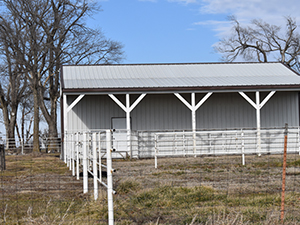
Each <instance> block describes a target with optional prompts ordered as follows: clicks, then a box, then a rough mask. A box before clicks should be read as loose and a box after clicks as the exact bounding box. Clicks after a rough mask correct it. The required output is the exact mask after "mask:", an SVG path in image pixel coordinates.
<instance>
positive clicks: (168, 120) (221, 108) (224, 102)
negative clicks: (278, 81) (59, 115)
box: [68, 92, 299, 131]
mask: <svg viewBox="0 0 300 225" xmlns="http://www.w3.org/2000/svg"><path fill="white" fill-rule="evenodd" d="M266 94H267V93H262V94H261V100H262V99H263V98H264V96H265V95H266ZM248 95H249V97H251V98H252V99H254V94H253V93H249V94H248ZM130 96H131V102H133V101H134V100H135V98H136V97H137V95H135V96H134V95H130ZM183 96H184V97H185V98H186V100H187V101H188V102H190V94H184V95H183ZM118 97H119V99H120V100H121V101H122V102H123V103H124V95H122V96H118ZM196 97H197V98H196V100H197V102H198V101H199V100H200V99H201V97H203V95H202V94H196ZM75 98H76V96H68V104H71V102H72V101H73V100H74V99H75ZM196 115H197V118H196V120H197V129H199V130H200V129H227V128H255V127H256V110H255V109H254V108H253V107H252V106H251V105H250V104H249V103H248V102H247V101H246V100H245V99H244V98H243V97H242V96H240V95H239V94H238V93H214V94H213V95H211V97H210V98H209V99H208V100H207V101H206V102H205V103H204V104H203V105H202V106H201V107H200V108H199V109H198V110H197V114H196ZM125 116H126V114H125V112H124V111H123V110H122V109H121V108H120V107H119V106H118V105H117V104H116V103H115V102H113V100H112V99H110V98H109V97H108V96H107V95H90V96H88V95H86V96H85V97H84V98H83V99H82V100H81V101H80V102H79V103H78V104H77V105H76V106H75V107H74V108H73V110H71V111H70V112H69V113H68V130H69V131H71V130H72V131H77V130H86V129H108V128H111V118H113V117H125ZM286 122H287V123H288V124H289V126H298V125H299V109H298V92H277V93H275V95H274V96H272V98H271V99H270V100H269V101H268V102H267V103H266V105H265V106H264V107H263V108H262V109H261V127H282V126H284V124H285V123H286ZM131 124H132V130H191V127H192V126H191V111H190V110H189V109H188V108H187V107H186V106H185V105H184V104H183V103H182V102H181V101H180V100H179V99H178V98H177V97H175V96H174V95H173V94H160V95H159V94H152V95H150V94H148V95H146V97H145V98H144V99H143V100H142V101H141V102H140V103H139V104H138V105H137V107H136V108H135V109H134V110H133V111H132V112H131Z"/></svg>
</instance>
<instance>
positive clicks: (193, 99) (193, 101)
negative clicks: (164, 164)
mask: <svg viewBox="0 0 300 225" xmlns="http://www.w3.org/2000/svg"><path fill="white" fill-rule="evenodd" d="M212 94H213V92H208V93H207V94H206V95H205V96H204V97H203V98H202V99H201V100H200V101H199V102H198V103H197V105H196V96H195V93H194V92H193V93H191V104H190V103H188V102H187V101H186V100H185V99H184V98H183V97H182V96H181V95H180V94H179V93H174V95H175V96H176V97H177V98H178V99H179V100H180V101H181V102H182V103H183V104H184V105H186V107H188V108H189V109H190V110H191V112H192V132H193V151H194V154H195V157H196V129H197V128H196V124H197V123H196V111H197V110H198V109H199V108H200V106H201V105H203V103H204V102H205V101H206V100H207V99H208V98H209V97H210V96H211V95H212Z"/></svg>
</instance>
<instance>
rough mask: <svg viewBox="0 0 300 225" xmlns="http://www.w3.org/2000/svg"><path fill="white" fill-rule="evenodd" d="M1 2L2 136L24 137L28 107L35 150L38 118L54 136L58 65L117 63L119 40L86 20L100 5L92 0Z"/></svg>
mask: <svg viewBox="0 0 300 225" xmlns="http://www.w3.org/2000/svg"><path fill="white" fill-rule="evenodd" d="M0 3H1V14H0V79H1V82H0V109H1V112H2V120H3V123H4V125H5V130H6V138H7V139H10V140H12V141H11V145H14V143H15V141H14V140H15V134H17V135H18V136H19V138H22V140H23V141H24V140H26V139H29V138H30V137H31V136H30V135H29V134H28V129H30V128H29V127H27V128H26V127H25V120H26V117H27V116H28V115H29V114H30V115H32V112H33V115H32V116H33V117H32V119H30V121H31V122H30V123H29V126H31V124H32V123H33V149H34V151H38V150H39V131H40V127H39V124H40V119H41V118H43V119H44V120H45V121H46V122H47V125H48V129H49V138H50V139H55V138H57V136H58V131H57V106H58V102H59V97H60V81H59V69H60V66H61V65H62V64H74V65H77V64H101V63H104V64H110V63H118V62H120V61H121V60H122V59H123V45H122V44H121V43H120V42H117V41H113V40H110V39H108V38H106V37H105V36H104V34H103V33H102V32H101V30H99V29H92V28H90V27H88V26H87V24H86V23H85V21H86V19H87V18H89V17H90V16H92V15H93V14H94V13H96V12H99V11H100V6H99V5H98V4H97V3H94V1H88V0H30V1H28V0H1V1H0ZM18 116H21V119H20V120H19V121H21V122H20V124H18V123H17V121H18V120H17V117H18ZM27 119H28V118H27ZM26 130H27V132H26Z"/></svg>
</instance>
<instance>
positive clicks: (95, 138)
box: [92, 133, 98, 200]
mask: <svg viewBox="0 0 300 225" xmlns="http://www.w3.org/2000/svg"><path fill="white" fill-rule="evenodd" d="M92 143H93V145H92V146H93V174H94V199H95V200H97V199H98V169H97V159H98V158H97V133H93V140H92Z"/></svg>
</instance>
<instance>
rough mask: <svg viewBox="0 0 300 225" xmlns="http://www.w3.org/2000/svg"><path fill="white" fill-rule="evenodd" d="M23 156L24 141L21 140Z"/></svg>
mask: <svg viewBox="0 0 300 225" xmlns="http://www.w3.org/2000/svg"><path fill="white" fill-rule="evenodd" d="M21 147H22V152H21V153H22V155H24V139H23V138H21Z"/></svg>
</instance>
